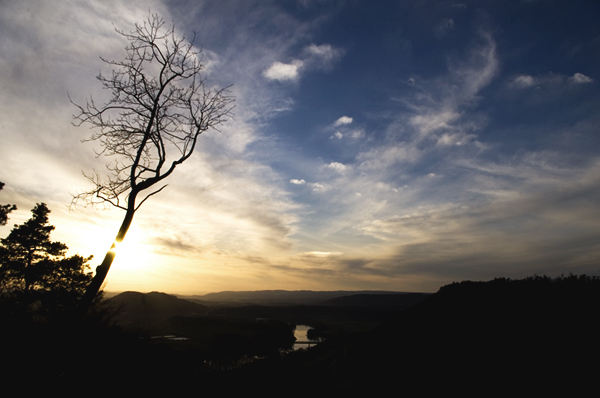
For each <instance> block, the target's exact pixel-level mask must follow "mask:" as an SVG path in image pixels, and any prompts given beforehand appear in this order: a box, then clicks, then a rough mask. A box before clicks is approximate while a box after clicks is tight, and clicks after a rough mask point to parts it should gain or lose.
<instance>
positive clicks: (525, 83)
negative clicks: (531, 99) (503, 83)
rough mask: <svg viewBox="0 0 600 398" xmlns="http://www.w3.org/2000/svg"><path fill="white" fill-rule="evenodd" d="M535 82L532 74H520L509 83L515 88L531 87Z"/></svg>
mask: <svg viewBox="0 0 600 398" xmlns="http://www.w3.org/2000/svg"><path fill="white" fill-rule="evenodd" d="M534 84H536V79H535V78H534V77H533V76H529V75H521V76H517V77H515V78H514V79H513V81H512V83H511V85H512V86H513V87H515V88H525V87H531V86H533V85H534Z"/></svg>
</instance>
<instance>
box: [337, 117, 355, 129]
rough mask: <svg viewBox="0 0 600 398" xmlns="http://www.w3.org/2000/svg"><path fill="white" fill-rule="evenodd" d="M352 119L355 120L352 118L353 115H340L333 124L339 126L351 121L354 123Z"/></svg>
mask: <svg viewBox="0 0 600 398" xmlns="http://www.w3.org/2000/svg"><path fill="white" fill-rule="evenodd" d="M352 120H353V119H352V118H351V117H348V116H342V117H340V118H339V119H338V120H336V121H335V122H334V123H333V126H334V127H339V126H343V125H345V124H350V123H352Z"/></svg>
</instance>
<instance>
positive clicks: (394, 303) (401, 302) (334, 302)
mask: <svg viewBox="0 0 600 398" xmlns="http://www.w3.org/2000/svg"><path fill="white" fill-rule="evenodd" d="M429 296H431V294H430V293H397V294H353V295H350V296H343V297H337V298H334V299H331V300H327V301H324V302H322V303H321V305H328V306H336V307H345V306H356V307H374V306H376V307H398V308H408V307H410V306H413V305H415V304H417V303H420V302H421V301H423V300H425V299H426V298H427V297H429Z"/></svg>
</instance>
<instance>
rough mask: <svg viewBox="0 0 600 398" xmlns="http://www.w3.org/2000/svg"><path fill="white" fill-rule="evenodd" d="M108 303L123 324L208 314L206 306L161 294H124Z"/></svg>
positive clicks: (109, 300)
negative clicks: (124, 322)
mask: <svg viewBox="0 0 600 398" xmlns="http://www.w3.org/2000/svg"><path fill="white" fill-rule="evenodd" d="M106 303H107V305H109V306H110V307H112V308H113V309H115V310H118V313H117V319H118V320H119V321H121V322H122V321H127V322H152V321H160V320H164V319H167V318H169V317H172V316H198V315H204V314H206V313H207V312H208V307H206V306H203V305H200V304H197V303H192V302H190V301H188V300H184V299H180V298H177V297H176V296H173V295H170V294H166V293H159V292H151V293H140V292H123V293H121V294H118V295H116V296H114V297H111V298H109V299H107V300H106Z"/></svg>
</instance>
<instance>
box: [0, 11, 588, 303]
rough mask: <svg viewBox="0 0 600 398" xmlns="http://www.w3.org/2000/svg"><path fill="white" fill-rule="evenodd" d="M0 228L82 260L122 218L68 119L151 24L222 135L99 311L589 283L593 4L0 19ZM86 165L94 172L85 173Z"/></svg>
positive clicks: (103, 246)
mask: <svg viewBox="0 0 600 398" xmlns="http://www.w3.org/2000/svg"><path fill="white" fill-rule="evenodd" d="M2 7H3V12H2V13H1V15H0V26H2V28H3V29H2V32H3V38H2V41H0V76H1V77H0V79H1V82H2V86H1V87H2V90H1V91H0V107H1V108H0V109H2V115H3V116H2V121H1V122H0V135H1V143H0V159H2V167H1V168H0V181H2V182H4V183H5V184H6V185H5V187H4V189H3V190H2V191H1V192H0V203H2V204H6V203H11V204H12V203H14V204H16V205H17V206H18V211H16V212H13V213H11V214H10V216H9V217H10V220H9V222H8V224H7V225H6V226H4V227H1V228H0V236H2V237H4V236H6V235H7V234H8V233H9V231H10V228H12V225H13V224H16V223H21V222H23V221H25V220H26V219H27V218H29V216H30V210H31V208H33V206H34V205H35V203H39V202H44V203H46V204H47V205H48V207H49V208H50V210H51V214H50V223H51V224H52V225H55V226H56V230H55V231H54V233H53V235H52V237H53V239H54V240H59V241H61V242H64V243H66V244H67V245H68V246H69V248H70V251H69V252H70V253H73V254H74V253H80V254H82V255H85V256H88V255H92V254H93V255H94V259H93V261H92V268H95V267H96V266H97V265H98V264H99V263H100V262H101V261H102V259H103V258H104V255H105V254H106V251H107V250H108V249H109V248H110V246H111V243H112V242H113V240H114V239H115V236H116V234H117V232H118V228H119V226H120V223H121V221H122V217H123V212H121V211H119V210H118V209H110V210H108V209H105V210H103V209H99V208H92V207H84V206H81V205H80V206H77V208H76V209H72V210H71V211H69V209H68V206H69V204H70V203H71V198H72V195H73V194H75V193H77V192H80V191H81V190H83V189H88V188H90V187H89V185H88V181H87V180H86V178H85V177H84V176H82V174H81V173H82V171H84V172H86V173H90V172H91V171H92V170H97V171H99V172H103V171H104V170H105V166H106V164H107V163H109V162H111V161H114V159H111V158H107V157H103V156H100V157H96V155H95V153H96V152H99V150H100V149H101V148H100V147H99V143H98V142H83V143H82V140H84V139H86V138H89V136H90V130H89V129H88V128H87V126H82V127H75V126H73V125H72V124H71V122H72V120H73V118H72V115H73V113H75V109H74V108H73V105H72V104H71V103H70V101H69V98H72V99H73V101H74V102H77V103H82V102H85V100H86V98H90V96H92V97H93V99H94V101H97V102H99V103H100V102H102V101H106V99H107V97H106V95H107V94H106V92H103V90H102V88H101V85H100V84H99V82H98V81H97V80H96V79H95V77H96V75H97V74H98V71H102V72H103V73H110V72H109V71H108V70H107V69H106V66H105V64H104V63H103V62H102V61H101V59H100V58H99V57H103V58H105V59H121V58H122V57H123V56H124V51H123V48H124V46H125V45H126V44H127V43H126V42H125V41H124V40H123V38H122V37H120V36H119V35H117V34H116V33H115V31H114V28H115V27H116V28H118V29H123V30H125V31H128V30H130V29H131V28H132V26H133V24H134V23H135V22H140V21H143V19H144V18H145V17H146V16H147V15H148V10H149V9H150V10H151V11H152V12H156V13H158V14H160V15H162V16H163V17H164V19H165V20H166V21H167V22H169V23H170V22H171V21H172V22H173V23H174V24H175V26H176V27H177V32H178V34H180V35H185V36H186V37H192V36H193V34H194V32H196V33H197V35H196V45H197V46H198V48H202V50H203V55H204V57H203V62H204V63H205V66H206V68H205V72H206V76H205V77H206V78H207V80H206V81H207V84H208V85H209V87H212V85H214V86H215V87H227V86H229V85H231V94H232V95H233V96H235V110H234V115H235V117H234V118H232V119H231V120H229V121H228V122H227V123H225V124H224V125H222V126H220V131H208V132H206V133H203V134H202V135H201V137H200V139H199V141H198V145H197V148H196V150H195V153H194V156H192V157H191V158H190V159H189V160H187V161H186V162H185V163H184V164H182V165H181V167H179V168H178V169H177V170H176V172H175V173H173V174H172V175H171V176H170V177H169V178H168V179H167V180H166V183H167V184H168V187H166V188H165V189H164V190H163V191H162V192H160V193H159V194H157V195H155V196H153V197H151V198H150V199H149V200H148V201H147V202H145V203H144V204H143V206H142V207H141V208H140V209H139V211H138V212H137V213H136V215H135V218H134V220H133V224H132V227H131V228H130V230H129V232H128V234H127V236H126V238H125V240H124V242H123V243H122V244H121V245H119V247H118V251H117V256H116V259H115V262H114V263H113V265H112V267H111V270H110V272H109V274H108V278H107V283H106V286H105V288H106V290H112V291H123V290H138V291H153V290H155V291H164V292H169V293H202V292H204V293H206V292H214V291H222V290H257V289H265V290H266V289H288V290H304V289H307V290H308V289H310V290H337V289H345V290H376V289H382V290H398V291H436V290H437V289H438V288H439V287H440V286H441V285H444V284H447V283H450V282H452V281H456V280H465V279H471V280H487V279H492V278H494V277H510V278H521V277H525V276H528V275H533V274H548V275H553V276H556V275H560V274H569V273H571V272H572V273H577V274H581V273H586V274H588V275H597V274H598V272H600V261H599V260H600V222H599V221H600V207H599V206H598V203H600V151H599V148H600V130H599V129H600V128H599V126H600V89H599V87H600V86H599V82H600V58H599V57H598V54H600V42H599V41H598V37H600V27H599V24H598V23H597V20H598V17H599V16H600V5H599V4H598V3H597V2H592V1H584V0H581V1H575V2H569V3H568V4H567V3H566V2H549V1H544V0H540V1H521V0H511V1H508V2H491V1H490V2H480V1H462V2H459V3H451V2H447V1H430V2H421V1H377V2H369V1H353V2H335V1H330V2H329V1H326V2H322V1H311V0H297V1H276V0H273V1H258V0H257V1H254V0H239V1H237V0H233V1H223V2H221V1H186V0H184V1H179V2H170V1H162V0H149V1H141V2H133V3H131V4H130V3H127V4H125V3H124V2H120V1H116V0H108V1H102V2H100V1H61V2H53V3H52V4H51V3H50V2H44V1H40V0H33V1H27V2H22V1H16V0H9V1H7V2H3V6H2ZM95 151H96V152H95Z"/></svg>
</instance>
